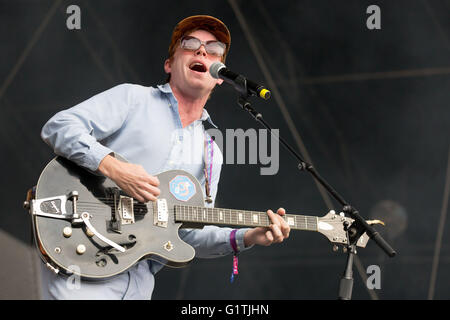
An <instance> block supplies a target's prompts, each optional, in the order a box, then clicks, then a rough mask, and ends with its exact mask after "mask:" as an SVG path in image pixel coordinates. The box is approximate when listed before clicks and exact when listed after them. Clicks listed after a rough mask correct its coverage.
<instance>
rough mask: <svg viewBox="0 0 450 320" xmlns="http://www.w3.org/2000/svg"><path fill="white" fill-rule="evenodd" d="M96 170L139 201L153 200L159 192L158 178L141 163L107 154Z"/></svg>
mask: <svg viewBox="0 0 450 320" xmlns="http://www.w3.org/2000/svg"><path fill="white" fill-rule="evenodd" d="M98 170H99V171H100V172H101V173H102V174H103V175H105V176H107V177H108V178H110V179H111V180H113V181H114V182H115V183H116V184H117V186H118V187H119V188H121V189H122V190H123V191H124V192H125V193H127V194H128V195H129V196H130V197H133V198H135V199H136V200H138V201H140V202H148V201H155V200H156V197H157V196H159V194H160V193H161V191H160V190H159V188H158V186H159V180H158V178H157V177H155V176H152V175H150V174H148V173H147V172H146V171H145V169H144V168H143V167H142V166H141V165H137V164H133V163H128V162H122V161H120V160H117V159H116V158H114V157H113V156H111V155H107V156H106V157H105V158H104V159H103V160H102V161H101V162H100V165H99V166H98Z"/></svg>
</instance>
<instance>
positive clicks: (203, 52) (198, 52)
mask: <svg viewBox="0 0 450 320" xmlns="http://www.w3.org/2000/svg"><path fill="white" fill-rule="evenodd" d="M206 54H207V53H206V49H205V46H204V45H203V44H202V45H200V48H198V49H197V50H196V51H195V55H196V56H198V55H201V56H204V57H206Z"/></svg>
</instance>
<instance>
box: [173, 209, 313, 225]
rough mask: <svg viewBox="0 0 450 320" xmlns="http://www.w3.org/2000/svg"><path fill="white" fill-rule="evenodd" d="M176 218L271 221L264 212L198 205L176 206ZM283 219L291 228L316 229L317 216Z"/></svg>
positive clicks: (234, 222)
mask: <svg viewBox="0 0 450 320" xmlns="http://www.w3.org/2000/svg"><path fill="white" fill-rule="evenodd" d="M176 218H177V220H182V221H189V222H203V223H205V224H214V223H217V224H222V225H234V226H248V227H249V226H266V227H267V226H269V225H270V224H271V223H272V222H271V220H270V218H269V216H268V215H267V213H266V212H261V211H247V210H234V209H223V208H206V207H199V206H186V205H177V206H176ZM284 220H285V221H286V222H287V224H288V225H289V227H290V228H291V229H299V230H311V231H317V230H318V229H317V224H318V217H314V216H303V215H295V214H290V215H285V216H284Z"/></svg>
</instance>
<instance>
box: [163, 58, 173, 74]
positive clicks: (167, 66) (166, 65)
mask: <svg viewBox="0 0 450 320" xmlns="http://www.w3.org/2000/svg"><path fill="white" fill-rule="evenodd" d="M171 63H172V61H170V59H167V60H166V61H164V71H165V72H166V73H170V72H171V70H172V66H171Z"/></svg>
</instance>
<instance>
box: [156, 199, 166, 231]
mask: <svg viewBox="0 0 450 320" xmlns="http://www.w3.org/2000/svg"><path fill="white" fill-rule="evenodd" d="M153 212H154V215H153V223H154V225H156V226H158V227H162V228H167V222H168V221H169V209H168V206H167V201H166V199H157V200H156V210H153Z"/></svg>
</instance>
